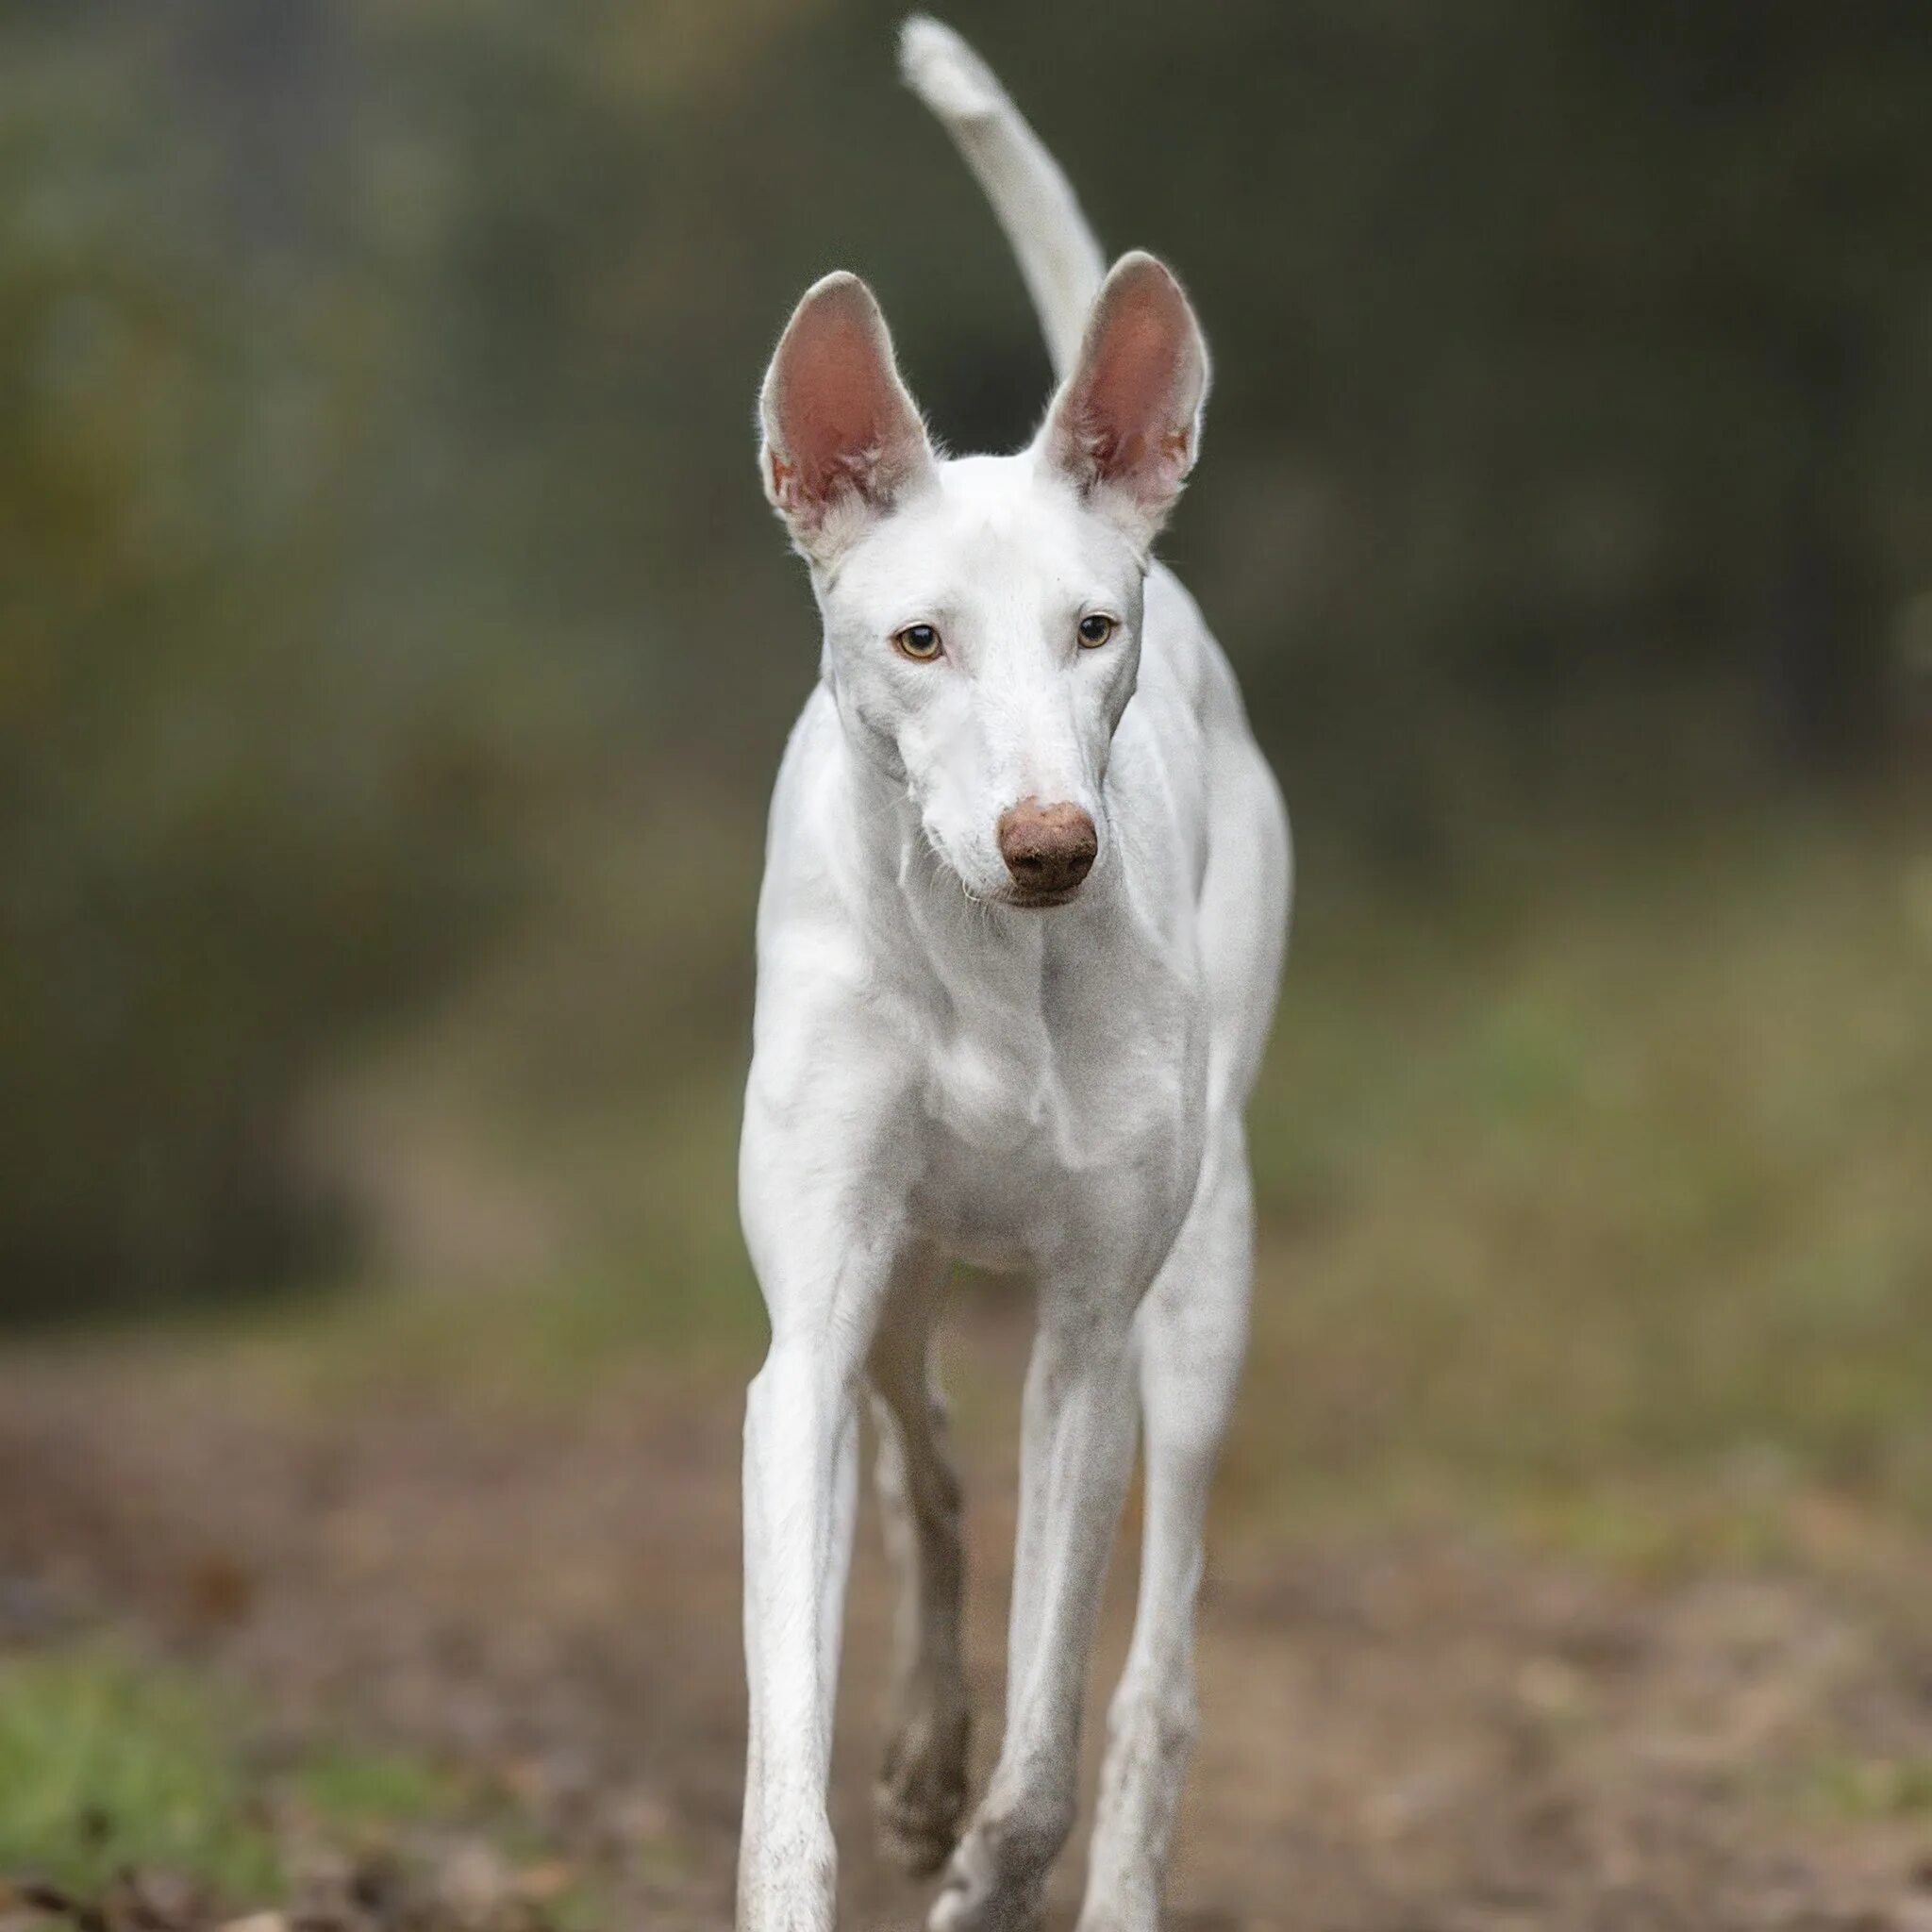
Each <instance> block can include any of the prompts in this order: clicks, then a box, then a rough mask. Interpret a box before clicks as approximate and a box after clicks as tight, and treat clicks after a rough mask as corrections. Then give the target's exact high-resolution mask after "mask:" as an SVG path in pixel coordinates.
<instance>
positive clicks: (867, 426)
mask: <svg viewBox="0 0 1932 1932" xmlns="http://www.w3.org/2000/svg"><path fill="white" fill-rule="evenodd" d="M758 421H759V424H760V426H761V428H762V430H763V435H764V441H763V447H762V448H761V449H760V451H759V453H758V470H759V473H760V475H762V476H763V478H764V484H765V494H766V495H767V496H768V497H770V498H771V500H772V507H773V508H774V509H775V510H777V512H778V514H779V515H780V516H782V517H783V518H784V519H785V522H786V524H787V525H789V526H790V528H791V536H792V541H794V542H795V543H796V544H797V545H798V548H799V549H800V550H801V551H802V552H803V553H804V554H805V555H806V556H807V557H808V558H812V559H814V560H819V561H823V560H824V558H827V557H829V556H830V555H832V554H833V553H835V552H836V551H837V550H838V549H840V548H841V546H842V545H843V544H844V543H845V542H847V541H850V539H851V537H852V536H854V535H856V534H857V532H858V529H859V528H861V527H862V526H863V525H864V523H865V522H866V521H867V520H869V519H870V518H871V517H873V516H875V515H877V514H878V513H879V512H881V511H883V510H886V509H889V508H891V506H892V505H893V504H894V503H895V502H898V501H899V500H901V499H902V498H903V497H905V496H906V495H908V494H909V493H910V492H912V491H917V490H919V489H921V488H923V487H924V485H926V484H927V483H928V482H930V481H932V480H933V479H934V477H935V476H936V474H937V470H936V465H935V464H934V461H933V454H932V445H931V444H930V443H929V442H928V441H926V436H925V425H924V423H922V422H921V421H920V418H919V411H918V409H917V408H915V407H914V405H913V401H912V398H911V397H910V396H909V395H908V393H907V391H906V385H905V384H904V383H903V382H901V381H900V379H899V371H898V366H897V364H896V363H894V361H893V359H892V339H891V336H890V335H888V334H887V333H886V319H885V317H884V316H883V315H881V314H880V313H879V305H878V304H877V302H875V301H874V299H873V292H872V291H871V290H870V289H868V288H867V287H866V285H865V284H864V283H863V282H862V281H860V280H859V279H858V276H857V275H845V274H843V273H841V274H838V275H827V276H826V277H825V278H824V281H822V282H816V283H814V284H813V285H812V287H811V288H809V289H808V290H807V291H806V293H805V298H804V300H803V301H801V302H800V303H799V305H798V307H797V308H795V309H794V310H793V311H792V315H791V321H790V322H789V323H788V324H787V325H786V326H785V333H784V336H783V337H782V338H781V339H780V341H779V343H778V350H777V353H776V354H775V355H774V357H773V358H772V366H771V368H770V369H769V370H768V371H767V372H766V375H765V386H764V388H763V390H762V391H760V392H759V395H758Z"/></svg>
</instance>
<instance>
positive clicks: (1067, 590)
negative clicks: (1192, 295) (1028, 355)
mask: <svg viewBox="0 0 1932 1932" xmlns="http://www.w3.org/2000/svg"><path fill="white" fill-rule="evenodd" d="M1207 391H1208V352H1207V346H1206V344H1205V343H1204V342H1203V341H1202V338H1201V330H1200V327H1199V325H1198V324H1197V323H1196V322H1195V320H1194V314H1193V310H1192V309H1191V308H1190V307H1189V306H1188V299H1187V297H1186V295H1184V294H1183V293H1182V292H1181V288H1180V284H1179V283H1178V282H1176V281H1175V280H1174V276H1173V275H1171V274H1170V273H1169V272H1168V271H1167V269H1165V268H1164V267H1162V266H1161V264H1160V263H1159V262H1158V261H1156V260H1155V259H1154V258H1153V257H1152V256H1148V255H1128V256H1124V257H1123V258H1122V259H1121V260H1120V261H1119V262H1118V263H1117V264H1116V265H1115V267H1114V269H1113V272H1112V273H1111V274H1110V275H1108V278H1107V281H1106V283H1105V285H1104V286H1103V287H1102V289H1101V291H1100V293H1099V294H1098V295H1097V296H1096V297H1095V299H1094V304H1093V311H1092V314H1091V317H1090V318H1089V320H1088V325H1087V333H1086V338H1085V341H1083V343H1082V345H1081V350H1080V356H1079V360H1078V362H1077V364H1076V366H1075V368H1074V372H1073V374H1072V375H1070V376H1069V377H1068V379H1067V381H1066V382H1065V383H1064V384H1063V385H1062V387H1061V389H1060V391H1059V392H1058V395H1056V396H1055V398H1054V401H1053V404H1052V407H1051V408H1050V409H1049V410H1048V412H1047V417H1046V421H1045V423H1044V425H1042V427H1041V431H1040V434H1039V436H1038V437H1037V438H1036V439H1035V440H1034V441H1033V443H1032V444H1031V446H1030V447H1028V448H1027V449H1025V450H1024V451H1022V452H1021V453H1020V454H1019V455H1018V456H1013V457H971V458H963V459H960V460H957V461H949V460H947V459H945V458H941V457H940V456H939V455H937V454H936V453H935V451H934V449H933V447H932V444H931V442H930V441H928V440H927V437H926V433H925V427H924V424H923V423H922V422H921V420H920V415H919V411H918V409H917V408H916V407H915V406H914V404H913V401H912V398H911V396H910V395H908V393H907V391H906V387H905V384H904V383H903V382H901V380H900V378H899V373H898V369H897V367H896V366H895V364H894V362H893V359H892V344H891V338H890V337H889V336H888V334H887V332H886V325H885V320H884V318H883V317H882V316H881V315H880V313H879V308H878V304H877V303H876V302H875V301H874V299H873V295H872V291H871V290H869V289H868V288H867V287H866V286H865V284H864V283H863V282H862V281H860V280H859V279H858V277H857V276H856V275H828V276H826V277H825V279H824V281H822V282H820V283H818V284H817V285H816V286H815V287H814V288H812V289H811V290H810V291H808V293H807V294H806V296H805V299H804V300H803V301H802V302H801V303H800V304H799V305H798V308H797V309H796V311H795V312H794V313H793V315H792V317H791V323H790V325H788V326H787V328H786V330H785V335H784V338H783V340H782V341H780V342H779V344H778V350H777V353H776V355H774V357H773V358H772V366H771V369H770V372H769V373H768V374H767V375H766V377H765V385H764V390H763V392H762V394H761V395H760V397H759V418H760V424H761V427H762V430H763V439H764V440H763V447H762V449H761V451H760V454H759V468H760V471H761V472H762V475H763V477H764V483H765V491H766V493H767V495H769V496H770V498H771V500H772V503H773V505H774V508H776V509H777V510H778V512H779V514H780V515H781V516H782V517H783V518H784V519H785V522H786V524H787V525H788V526H789V527H790V529H791V538H792V541H793V543H794V544H795V545H796V546H797V548H798V550H799V552H800V554H801V555H802V556H803V557H804V558H805V559H806V561H807V562H808V564H809V565H810V566H811V576H812V587H813V590H814V591H815V592H816V594H817V597H818V602H819V608H820V612H821V614H822V615H823V617H824V637H825V675H826V678H827V681H828V682H829V684H830V686H831V689H832V692H833V695H834V698H835V699H836V701H837V703H838V707H839V712H840V716H841V719H842V721H843V723H844V726H845V730H846V733H847V736H848V737H849V738H850V739H851V740H852V741H854V743H855V745H856V746H857V747H858V749H859V750H860V752H861V753H862V755H864V756H866V757H868V758H872V759H874V760H875V761H877V762H880V763H882V764H883V765H884V766H885V767H886V768H887V769H888V770H890V771H891V772H892V773H893V774H895V775H896V776H901V777H903V779H904V782H905V784H906V787H907V791H908V795H909V796H910V798H911V800H912V802H913V803H914V805H915V806H916V807H917V808H918V811H919V815H920V821H921V824H922V825H923V826H924V832H925V837H926V839H927V841H929V842H930V844H931V846H932V848H933V850H934V851H935V852H936V853H937V855H938V856H939V858H940V859H941V861H942V862H943V863H944V864H945V865H947V866H948V867H950V868H951V870H952V871H953V872H954V873H955V874H957V875H958V879H959V881H960V883H961V885H962V886H963V887H964V889H965V891H967V892H968V893H969V894H970V895H971V896H972V897H974V898H976V899H981V900H987V901H993V902H998V903H1001V904H1006V905H1011V906H1027V907H1047V906H1057V905H1061V904H1064V903H1065V902H1066V901H1067V900H1069V899H1071V898H1072V897H1073V896H1074V894H1075V893H1076V892H1077V891H1079V889H1080V886H1081V883H1082V881H1083V880H1084V879H1085V878H1086V876H1087V874H1088V873H1089V872H1090V871H1091V868H1092V867H1093V866H1094V865H1095V864H1096V863H1097V862H1099V861H1100V860H1101V859H1102V858H1104V856H1105V854H1106V851H1107V848H1108V824H1107V812H1106V804H1105V800H1106V792H1105V788H1104V784H1103V780H1104V778H1105V776H1106V772H1107V762H1108V751H1109V749H1110V748H1111V745H1112V741H1113V734H1114V730H1115V728H1116V726H1118V724H1120V721H1121V714H1122V713H1123V712H1124V710H1125V709H1126V706H1127V700H1128V699H1129V698H1130V697H1131V696H1132V695H1133V692H1134V681H1135V677H1136V675H1137V674H1138V672H1139V668H1140V658H1141V591H1142V586H1143V584H1144V581H1145V577H1146V573H1147V565H1148V551H1149V546H1150V545H1151V544H1152V542H1153V541H1154V538H1155V536H1156V534H1157V533H1158V530H1159V528H1160V525H1161V523H1162V521H1163V520H1164V519H1165V517H1166V515H1167V512H1168V510H1169V509H1170V508H1172V507H1173V504H1174V499H1175V497H1177V496H1178V495H1179V494H1180V491H1181V486H1182V484H1183V483H1184V482H1185V481H1186V480H1187V475H1188V472H1189V471H1190V470H1191V468H1192V467H1193V462H1194V457H1195V454H1196V452H1197V450H1198V448H1199V446H1200V440H1201V408H1202V405H1203V403H1204V402H1205V400H1206V398H1207Z"/></svg>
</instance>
